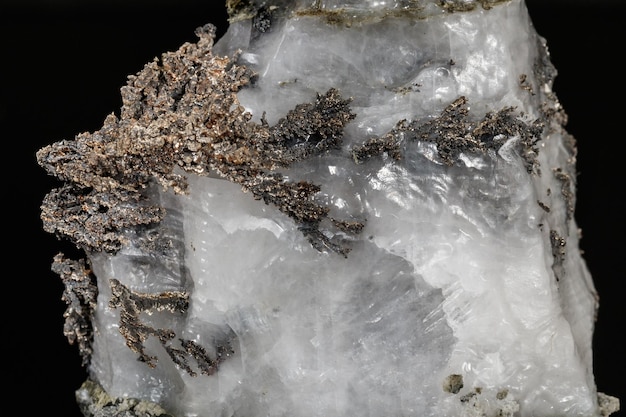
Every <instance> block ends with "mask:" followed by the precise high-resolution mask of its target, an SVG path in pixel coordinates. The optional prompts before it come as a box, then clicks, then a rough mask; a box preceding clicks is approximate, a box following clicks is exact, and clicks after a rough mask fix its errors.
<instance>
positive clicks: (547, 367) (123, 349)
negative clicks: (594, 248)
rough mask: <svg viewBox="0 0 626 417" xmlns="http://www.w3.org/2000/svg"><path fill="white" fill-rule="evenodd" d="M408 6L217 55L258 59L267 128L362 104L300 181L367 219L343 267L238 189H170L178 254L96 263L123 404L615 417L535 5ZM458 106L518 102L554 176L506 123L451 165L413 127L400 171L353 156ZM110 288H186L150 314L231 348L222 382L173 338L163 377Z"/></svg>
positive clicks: (103, 359)
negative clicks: (604, 395) (602, 404)
mask: <svg viewBox="0 0 626 417" xmlns="http://www.w3.org/2000/svg"><path fill="white" fill-rule="evenodd" d="M284 3H285V2H277V4H279V6H280V4H284ZM309 3H311V2H307V5H308V4H309ZM404 3H407V4H408V3H410V2H400V1H395V2H394V1H366V2H363V1H336V0H325V1H322V2H320V4H319V6H321V8H322V9H324V10H339V11H340V12H341V10H344V9H350V8H353V9H359V8H363V9H367V10H369V12H372V13H373V12H379V11H380V16H379V18H377V19H369V18H362V19H361V20H359V19H357V20H351V21H350V24H342V23H341V22H339V23H337V22H332V21H329V20H328V19H327V18H326V17H325V16H324V15H323V14H319V13H318V14H316V13H300V14H298V13H293V14H286V15H283V16H282V17H280V16H278V15H277V16H276V18H275V19H273V20H272V22H271V26H270V28H269V29H268V30H265V31H264V32H259V30H258V25H257V26H256V27H255V21H254V19H234V21H233V23H232V24H231V26H230V27H229V29H228V32H227V33H226V34H225V35H224V37H223V38H222V39H220V40H219V41H218V42H217V44H216V46H215V47H214V53H215V54H217V55H224V56H233V54H235V53H236V51H237V50H241V54H240V55H239V58H238V63H239V64H242V65H245V66H248V67H250V68H252V69H253V70H254V71H255V72H256V73H257V74H258V79H257V80H256V81H255V83H254V84H253V85H251V86H249V87H247V88H244V89H243V90H241V91H240V92H239V93H238V98H239V100H240V102H241V105H242V106H244V108H245V109H246V110H247V111H248V112H249V113H250V114H251V115H252V118H253V120H256V121H259V122H260V121H261V120H262V118H264V119H265V120H266V121H267V123H269V125H274V124H276V123H277V122H278V121H279V120H280V118H281V117H283V116H284V115H285V114H287V113H288V112H289V111H290V110H291V109H293V108H295V107H296V106H297V105H298V104H300V103H307V102H311V101H312V100H314V99H315V97H316V94H322V93H324V92H326V91H328V90H329V89H331V88H335V89H337V90H338V91H339V93H340V94H341V96H342V97H346V98H350V99H351V100H352V101H351V103H350V108H351V110H352V112H353V113H354V114H355V118H354V119H353V120H352V121H351V122H350V123H348V124H347V126H346V129H345V136H344V141H343V145H342V147H341V149H338V150H333V151H330V152H327V153H325V154H323V155H320V156H316V157H313V158H308V159H306V160H304V161H301V162H298V163H296V164H294V165H292V166H290V167H289V168H285V169H284V170H282V172H283V174H285V175H286V177H287V178H288V179H290V180H294V181H299V180H308V181H310V182H312V183H315V184H319V185H320V187H321V191H320V192H319V193H318V194H317V195H316V196H315V198H316V200H317V201H318V202H320V203H321V204H324V205H326V206H327V207H329V208H330V215H331V216H332V217H334V218H342V219H345V218H350V219H356V220H358V221H364V224H365V228H364V229H363V231H362V232H361V233H360V234H359V235H358V237H356V238H354V239H353V241H351V242H350V246H351V251H350V253H349V254H348V255H347V257H345V258H344V257H343V256H340V255H338V254H336V253H333V252H332V251H331V252H328V253H325V252H320V251H318V250H316V249H315V248H314V247H312V246H311V244H310V243H309V241H308V240H307V238H306V236H305V235H304V234H303V233H302V232H301V230H299V228H298V227H297V225H296V224H295V223H294V221H293V220H292V219H291V218H289V217H288V216H287V215H285V214H283V213H282V212H280V211H279V210H277V209H276V208H275V207H273V206H271V205H266V204H263V202H262V201H258V200H255V199H254V198H252V196H251V195H250V194H247V193H242V192H241V187H240V186H239V185H237V184H234V183H232V182H229V181H227V180H224V179H219V178H215V177H212V176H210V177H201V176H194V175H188V174H187V175H188V177H189V183H190V188H189V194H188V195H184V196H180V195H174V194H173V193H172V192H169V191H168V192H163V191H159V190H157V189H155V190H154V191H153V195H152V199H153V201H157V202H159V204H161V205H162V206H163V207H165V208H166V209H167V213H168V214H167V216H166V218H165V219H164V220H163V221H162V222H161V224H160V226H159V228H160V232H161V233H162V234H163V235H165V236H168V237H169V239H170V241H171V245H170V246H169V249H168V250H166V251H161V252H156V253H154V252H149V251H146V250H145V249H140V247H139V246H138V245H134V244H133V241H132V236H131V243H130V244H129V245H127V246H125V247H124V248H123V249H122V250H121V251H120V252H119V253H118V254H116V255H115V256H110V255H106V254H102V253H93V254H91V259H92V262H93V268H94V272H95V274H96V276H97V277H98V280H99V285H98V286H99V288H100V294H99V305H98V309H97V312H96V317H95V320H94V324H95V327H96V338H95V342H94V353H93V356H92V362H91V365H90V373H91V377H92V378H93V379H94V380H96V381H98V382H99V383H100V384H101V385H102V386H103V387H104V388H105V389H106V391H107V392H108V393H109V394H111V395H113V396H130V397H137V398H140V399H145V400H149V401H153V402H156V403H159V404H161V405H162V406H163V407H164V408H165V409H166V410H168V412H170V413H172V414H174V415H178V416H206V417H212V416H264V415H267V416H292V417H298V416H302V417H313V416H320V417H321V416H324V417H331V416H372V417H379V416H420V417H428V416H433V417H435V416H437V417H440V416H462V415H467V416H469V415H488V416H495V415H510V416H512V415H514V414H515V415H519V416H563V415H567V416H597V415H599V410H598V404H597V399H596V398H597V393H596V388H595V384H594V378H593V373H592V351H591V337H592V331H593V320H594V313H595V309H596V298H595V291H594V287H593V283H592V280H591V278H590V276H589V273H588V271H587V269H586V267H585V263H584V261H583V259H582V258H581V256H580V253H579V250H578V229H577V226H576V223H575V219H574V218H573V216H572V211H571V208H572V207H573V202H574V194H575V150H574V147H573V139H572V138H571V137H570V136H569V135H568V134H567V132H566V131H565V130H564V129H563V127H562V123H561V122H562V118H561V113H560V111H561V109H560V106H559V103H558V101H557V99H556V98H555V96H554V94H553V93H552V90H551V87H552V80H553V77H554V74H555V72H554V69H553V67H552V66H551V64H550V62H549V56H548V54H547V50H546V49H545V45H544V40H543V39H542V38H541V37H539V36H538V35H537V34H536V33H535V30H534V28H533V27H532V24H531V22H530V20H529V16H528V13H527V10H526V7H525V5H524V3H523V2H522V1H520V0H511V1H505V2H500V3H499V4H496V5H493V7H491V8H486V7H485V8H484V7H481V6H480V5H476V4H474V6H475V7H474V8H472V9H471V10H468V11H459V10H456V11H454V12H450V11H445V12H444V11H443V9H442V8H441V7H439V6H438V5H437V4H436V3H435V2H424V3H423V5H424V7H423V13H426V14H428V16H427V17H422V18H416V17H415V14H414V13H407V14H405V15H403V14H402V13H395V14H388V15H385V10H388V9H395V10H399V9H402V8H403V7H404V6H403V5H404ZM444 3H445V2H444ZM457 3H458V4H461V3H459V2H457ZM470 3H472V2H466V4H470ZM346 13H347V12H346ZM459 97H465V99H466V104H465V105H464V106H465V108H468V109H469V113H468V120H469V121H477V120H481V119H483V118H484V117H485V115H486V114H487V113H488V112H498V111H500V110H502V109H504V108H507V107H513V108H514V109H515V110H514V111H515V115H516V117H517V119H518V120H521V121H522V122H523V123H525V124H528V125H531V124H532V123H533V122H534V121H536V120H540V121H541V122H542V123H543V126H544V129H543V130H542V134H541V137H540V140H539V141H538V142H537V144H536V145H537V155H536V159H535V160H534V165H532V164H531V165H532V166H531V168H530V169H529V164H528V160H526V159H525V158H524V155H522V154H521V152H525V151H528V149H526V148H524V147H523V146H520V143H521V142H520V141H521V138H520V136H519V135H518V136H515V135H512V136H507V135H505V134H500V135H498V132H495V133H494V136H493V138H492V139H493V140H496V141H500V142H501V146H497V147H491V148H485V150H484V151H475V150H474V151H472V150H471V149H470V150H463V149H461V151H460V152H459V153H458V154H455V155H454V160H453V163H452V164H448V163H445V161H444V160H443V159H442V156H441V153H440V149H439V147H438V146H440V144H438V143H437V142H435V141H432V140H431V141H429V140H420V139H419V138H417V139H416V138H413V139H411V138H410V137H409V136H410V131H409V130H406V131H404V132H400V133H398V135H397V138H399V140H398V142H397V145H398V150H399V152H400V154H401V158H400V159H398V160H397V159H394V158H392V157H391V156H390V154H389V152H381V153H380V154H377V155H373V156H372V157H371V158H368V159H367V160H365V161H361V163H358V164H357V163H356V162H355V160H354V158H353V156H352V154H351V151H352V149H354V147H358V146H360V145H363V144H364V143H366V142H367V141H368V140H371V139H373V138H377V137H382V136H384V135H385V134H387V133H388V132H390V131H392V130H393V129H394V127H396V126H397V124H398V122H400V121H402V120H405V119H406V120H407V121H423V122H424V123H426V122H427V121H428V120H436V119H437V118H438V117H440V116H441V114H442V112H443V111H444V109H446V108H447V106H449V105H450V104H451V103H453V102H455V100H457V99H458V98H459ZM468 123H469V122H468ZM468 149H469V148H468ZM111 279H117V280H119V281H120V282H121V283H122V284H123V285H125V286H127V287H128V288H131V289H132V290H133V291H137V292H139V293H146V294H148V293H149V294H156V293H163V292H165V291H186V292H188V293H189V309H188V311H187V312H185V313H184V314H176V313H172V312H168V311H161V312H155V313H154V314H150V315H149V314H145V313H143V314H142V316H141V318H142V320H144V321H145V322H146V323H149V324H150V325H151V326H152V327H154V328H167V329H171V330H173V331H174V332H175V333H176V335H177V337H180V338H184V339H187V340H192V341H194V342H195V343H196V344H197V345H199V346H203V347H205V348H206V349H207V352H208V354H209V356H212V357H215V355H216V354H217V352H218V349H219V346H224V344H228V345H229V347H230V348H232V351H230V352H229V354H228V357H227V358H226V359H224V360H223V361H222V362H221V363H220V366H219V370H218V371H217V372H215V373H214V374H212V375H197V376H191V375H190V374H189V373H187V372H184V371H183V370H182V369H181V368H180V367H179V366H177V365H175V364H174V363H173V362H172V360H170V358H169V357H168V355H167V354H166V353H165V351H164V349H163V345H162V344H160V343H159V342H158V341H157V338H156V337H149V338H148V339H147V340H146V341H145V346H146V350H147V351H148V352H149V353H150V354H151V355H155V356H157V357H158V361H157V363H156V367H154V368H150V367H148V366H147V365H146V364H145V363H142V362H140V361H137V353H136V352H133V351H132V350H131V349H129V348H128V347H127V346H126V341H125V340H124V338H123V337H122V336H121V335H120V332H119V331H118V330H119V325H120V324H119V323H120V310H119V309H115V308H111V307H110V305H109V301H110V299H111V290H110V280H111ZM172 346H174V342H172ZM190 363H191V364H192V365H194V366H195V363H194V362H193V361H191V362H190ZM450 375H460V376H461V377H462V381H463V387H462V388H459V390H456V389H454V391H457V392H450V389H444V388H442V387H443V385H444V382H445V381H446V378H448V377H449V376H450ZM482 413H484V414H482ZM498 413H499V414H498Z"/></svg>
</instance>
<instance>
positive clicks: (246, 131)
mask: <svg viewBox="0 0 626 417" xmlns="http://www.w3.org/2000/svg"><path fill="white" fill-rule="evenodd" d="M196 34H197V36H198V37H199V41H198V42H197V43H195V44H192V43H185V44H184V45H183V46H181V48H179V49H178V51H176V52H170V53H165V54H163V55H162V57H161V60H158V59H155V60H154V61H153V62H151V63H149V64H147V65H146V66H145V67H144V69H143V70H142V71H140V72H139V73H138V74H137V75H134V76H130V77H129V81H128V84H127V85H126V86H125V87H123V88H122V89H121V93H122V102H123V106H122V109H121V113H120V118H118V117H116V116H115V115H113V114H112V115H110V116H108V117H107V118H106V120H105V122H104V125H103V127H102V129H100V130H99V131H96V132H95V133H82V134H79V135H78V136H77V137H76V138H75V140H63V141H60V142H57V143H54V144H52V145H49V146H46V147H44V148H42V149H40V150H39V151H38V152H37V161H38V163H39V164H40V165H41V166H42V167H43V168H45V169H46V170H47V171H48V173H50V174H51V175H54V176H56V177H58V178H59V179H60V180H61V181H64V182H65V185H63V186H62V187H61V188H58V189H55V190H53V191H52V192H50V193H49V194H48V195H47V196H46V197H45V199H44V201H43V204H42V206H41V209H42V214H41V218H42V220H43V225H44V229H45V230H46V231H48V232H50V233H54V234H56V235H57V236H59V237H66V238H69V239H70V240H71V241H72V242H74V243H75V244H76V246H78V247H79V248H82V249H84V250H86V251H93V252H99V251H106V252H108V253H116V252H117V251H119V250H120V249H121V247H122V246H123V245H124V244H125V242H126V240H125V236H124V231H126V230H129V229H133V228H141V227H142V226H143V227H144V228H145V227H149V226H150V225H154V224H156V223H158V222H160V221H161V220H162V219H163V217H164V215H165V210H164V209H163V208H162V207H159V206H155V205H153V204H151V203H150V200H149V198H148V197H147V192H146V190H148V189H149V188H150V187H152V186H153V185H154V184H155V183H156V184H158V185H160V186H161V187H162V188H163V189H165V190H167V189H172V190H173V191H174V192H175V193H179V194H184V193H186V192H187V182H186V178H185V177H184V176H182V175H179V174H176V173H175V169H176V168H178V169H182V170H183V171H184V172H186V173H191V174H197V175H204V176H209V175H213V176H218V177H221V178H225V179H228V180H230V181H232V182H235V183H237V184H239V185H241V187H242V190H243V191H244V192H250V193H251V194H252V195H253V197H254V198H255V199H258V200H263V201H264V202H265V203H266V204H271V205H274V206H275V207H277V208H278V209H279V210H280V211H281V212H283V213H285V214H286V215H288V216H289V217H291V218H292V219H293V220H294V221H295V223H296V224H297V226H298V227H299V228H300V230H301V231H302V233H303V234H304V235H305V236H306V237H307V238H308V240H309V241H310V243H311V244H312V245H313V247H315V248H316V249H318V250H319V251H334V252H337V253H339V254H342V255H344V256H346V255H347V253H348V252H349V251H350V248H349V247H348V244H347V239H349V238H350V236H349V233H347V232H346V231H351V232H355V231H356V232H357V233H358V231H360V229H361V228H359V227H352V224H353V223H354V220H352V219H351V220H350V221H345V222H344V221H342V220H337V219H330V218H328V212H329V209H328V208H327V207H325V206H322V205H320V204H318V203H317V202H315V201H314V195H315V194H316V193H317V192H318V191H319V190H320V188H319V186H317V185H315V184H311V183H308V182H305V181H299V182H291V181H287V180H286V179H285V178H284V177H283V175H282V174H281V173H280V172H278V171H277V170H278V169H280V168H285V167H288V166H289V165H290V164H292V163H294V162H297V161H301V160H303V159H306V158H311V157H314V156H316V155H321V154H323V153H325V152H327V151H330V150H333V149H337V148H339V147H340V146H341V143H342V138H343V129H344V126H345V125H346V124H347V123H348V122H349V121H350V120H352V119H353V118H354V117H355V115H354V114H353V113H352V112H351V111H350V108H349V102H350V100H344V99H343V98H342V97H341V96H340V94H339V92H338V91H337V90H334V89H331V90H329V91H327V92H326V93H325V94H318V96H317V98H316V100H315V101H314V102H312V103H303V104H300V105H298V106H296V108H295V109H294V110H292V111H290V112H289V113H288V114H287V115H286V116H285V117H284V118H283V119H281V120H280V121H279V122H278V123H277V125H275V126H273V127H270V126H269V125H268V124H267V122H265V120H262V121H261V123H255V122H252V121H251V119H252V116H251V115H250V114H249V113H247V112H246V111H245V110H244V109H243V107H242V106H241V105H240V104H239V101H238V99H237V92H238V91H239V90H240V89H241V88H243V87H244V86H246V85H249V84H251V83H252V82H253V80H254V78H255V77H256V74H254V73H253V72H252V71H251V70H250V69H248V68H246V67H243V66H238V65H236V64H234V62H235V61H236V57H233V58H234V59H230V58H227V57H218V56H214V55H213V54H212V52H211V51H212V47H213V42H214V38H215V27H214V26H213V25H211V24H208V25H206V26H204V27H202V28H198V29H197V30H196ZM357 223H358V222H357ZM344 226H345V227H344Z"/></svg>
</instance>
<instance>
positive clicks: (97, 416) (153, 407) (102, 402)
mask: <svg viewBox="0 0 626 417" xmlns="http://www.w3.org/2000/svg"><path fill="white" fill-rule="evenodd" d="M76 402H77V404H78V407H79V409H80V411H81V412H82V413H83V415H84V416H85V417H173V416H172V415H171V414H168V413H167V412H166V411H165V410H164V409H163V408H162V407H161V406H160V405H158V404H156V403H153V402H150V401H143V400H139V399H136V398H119V397H118V398H114V397H111V396H110V395H109V394H108V393H107V392H106V391H105V390H104V389H103V388H102V386H100V384H98V383H97V382H95V381H92V380H90V379H88V380H87V381H85V382H83V384H82V386H81V387H80V388H79V389H78V390H77V391H76Z"/></svg>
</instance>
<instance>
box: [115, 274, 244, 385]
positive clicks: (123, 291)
mask: <svg viewBox="0 0 626 417" xmlns="http://www.w3.org/2000/svg"><path fill="white" fill-rule="evenodd" d="M111 293H112V296H111V299H110V300H109V306H110V307H111V308H112V309H120V326H119V328H120V333H121V334H122V336H124V339H125V340H126V345H127V346H128V347H129V348H130V350H132V351H133V352H135V353H137V354H139V357H138V360H139V361H141V362H145V363H146V364H147V365H148V366H149V367H151V368H154V367H156V362H157V357H156V356H151V355H148V354H147V353H146V352H145V346H144V342H145V341H146V339H148V337H150V336H154V337H156V338H157V339H158V340H159V342H160V343H161V345H162V346H163V348H165V351H166V352H167V353H168V354H169V356H170V358H171V359H172V361H173V362H174V363H175V364H176V365H178V366H179V367H180V368H181V369H183V370H184V371H186V372H187V373H188V374H189V375H191V376H197V373H196V372H195V371H194V370H193V369H192V368H191V366H190V365H189V361H188V357H191V358H193V359H195V361H196V363H197V365H198V368H199V370H200V372H201V373H202V374H204V375H213V374H214V373H215V372H217V370H218V367H219V364H220V363H221V362H222V361H224V360H225V359H226V358H228V356H230V355H231V354H233V353H234V351H233V348H232V345H231V342H230V341H227V342H226V343H220V344H218V345H217V346H216V348H215V350H216V358H215V359H211V358H210V357H209V354H208V353H207V351H206V349H205V348H204V347H202V346H200V345H199V344H197V343H196V342H194V341H193V340H187V339H182V338H179V342H180V345H181V347H182V349H178V348H175V347H173V346H172V344H171V343H170V342H171V341H172V340H173V339H174V338H175V337H176V333H175V332H174V331H173V330H171V329H155V328H153V327H150V326H148V325H146V324H145V323H143V322H142V321H141V319H140V317H139V316H140V314H141V313H149V314H151V313H153V312H155V311H157V312H158V311H169V312H171V313H179V314H184V313H185V312H186V311H187V309H188V308H189V295H188V294H187V293H184V292H165V293H159V294H144V293H138V292H135V291H131V290H130V289H128V288H127V287H126V286H125V285H123V284H122V283H121V282H119V281H118V280H116V279H112V280H111Z"/></svg>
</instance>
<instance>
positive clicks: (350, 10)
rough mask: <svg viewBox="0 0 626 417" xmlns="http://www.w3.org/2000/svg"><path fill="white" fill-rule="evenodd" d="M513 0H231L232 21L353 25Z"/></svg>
mask: <svg viewBox="0 0 626 417" xmlns="http://www.w3.org/2000/svg"><path fill="white" fill-rule="evenodd" d="M508 1H510V0H390V1H375V0H356V1H355V0H316V1H308V0H228V1H227V2H226V6H227V10H228V15H229V17H230V21H231V22H234V21H238V20H245V19H255V20H262V21H265V22H268V21H270V20H271V19H272V18H273V17H276V16H286V15H287V16H288V15H291V14H296V15H300V16H307V15H313V16H323V17H326V18H327V20H328V21H329V22H332V23H346V24H351V23H354V22H358V21H360V20H371V19H376V18H384V17H389V16H401V15H405V16H407V15H408V16H411V17H413V18H419V19H421V18H426V17H428V16H433V15H437V14H441V13H452V12H467V11H472V10H476V9H477V8H479V7H481V8H483V9H485V10H488V9H490V8H492V7H493V6H495V5H497V4H500V3H506V2H508Z"/></svg>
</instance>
